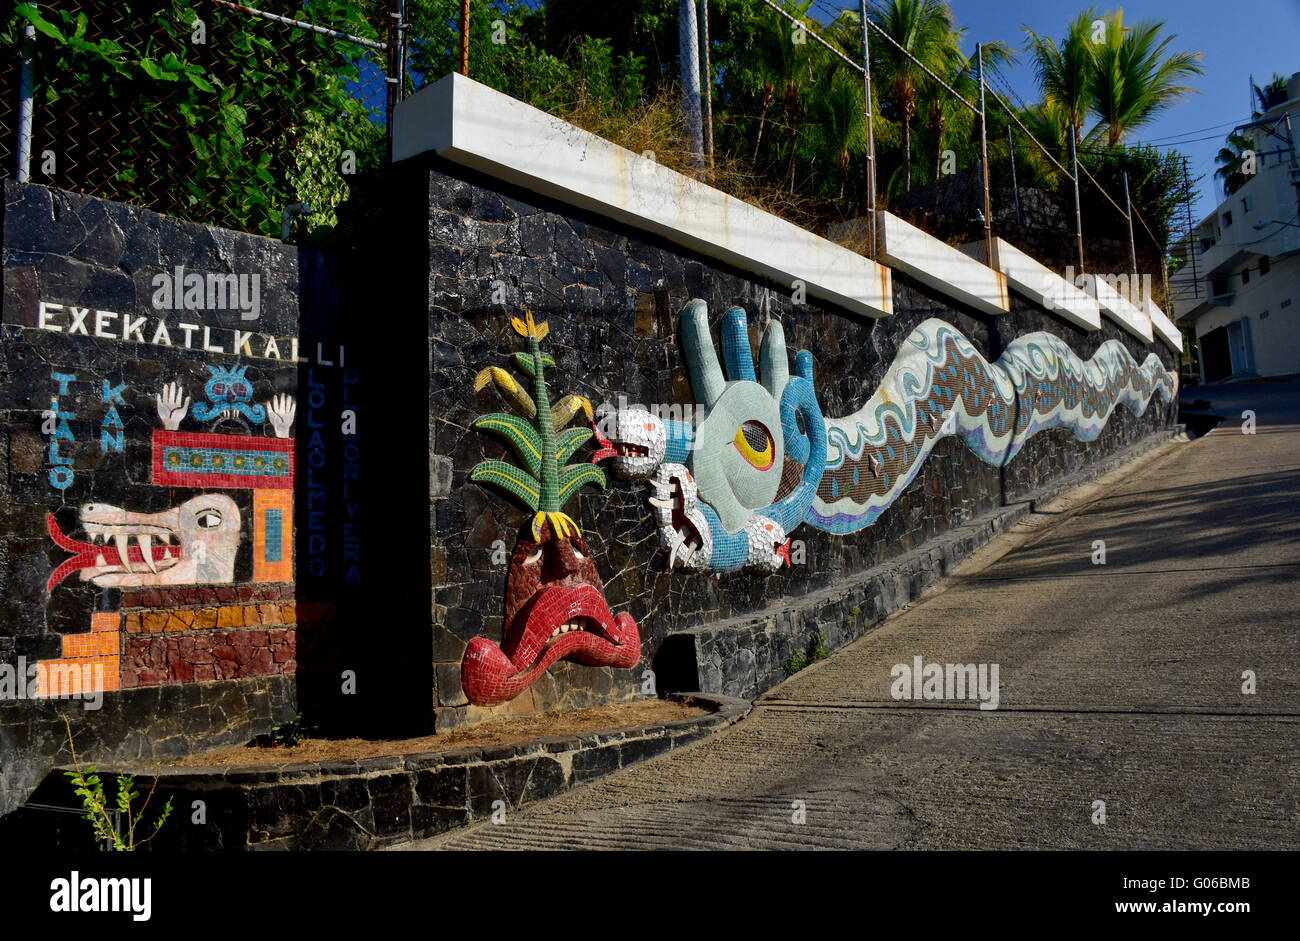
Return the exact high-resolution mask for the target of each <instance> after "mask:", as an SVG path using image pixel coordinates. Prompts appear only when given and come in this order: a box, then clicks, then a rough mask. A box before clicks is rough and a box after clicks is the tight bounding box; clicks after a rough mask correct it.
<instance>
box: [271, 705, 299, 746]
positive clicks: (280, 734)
mask: <svg viewBox="0 0 1300 941" xmlns="http://www.w3.org/2000/svg"><path fill="white" fill-rule="evenodd" d="M306 737H307V731H306V728H305V727H304V726H303V721H302V713H301V712H300V713H298V714H297V715H295V716H294V717H293V718H292V719H290V720H288V721H287V722H281V723H280V724H279V725H275V726H272V727H271V733H270V736H269V739H270V744H271V745H279V746H283V747H284V748H294V747H296V746H298V745H301V744H302V740H303V739H304V738H306Z"/></svg>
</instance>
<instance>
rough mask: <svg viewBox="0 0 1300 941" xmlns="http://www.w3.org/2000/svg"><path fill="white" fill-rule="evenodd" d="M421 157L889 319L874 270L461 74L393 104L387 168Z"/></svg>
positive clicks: (885, 288)
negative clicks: (480, 174)
mask: <svg viewBox="0 0 1300 941" xmlns="http://www.w3.org/2000/svg"><path fill="white" fill-rule="evenodd" d="M428 152H433V153H436V154H438V155H439V156H441V157H443V158H445V159H447V160H450V161H452V162H453V163H456V164H459V165H461V166H465V167H469V168H471V169H474V170H478V171H480V172H483V173H488V174H491V175H492V176H493V177H495V178H497V179H499V180H502V181H504V182H506V183H512V184H514V185H517V186H521V187H524V188H526V189H528V190H531V191H532V192H535V193H538V194H540V195H543V196H548V197H551V198H553V199H557V200H560V201H561V202H564V203H568V204H569V205H572V206H576V207H578V208H581V209H587V210H590V211H592V212H595V213H598V214H600V215H604V216H607V217H609V218H611V219H615V220H617V221H619V222H623V223H626V224H628V225H631V226H634V227H635V228H638V229H641V230H643V231H646V232H649V233H653V234H655V235H658V236H661V237H663V238H665V239H668V240H669V241H672V242H674V243H676V244H678V245H682V246H685V247H686V248H689V249H692V250H694V251H697V252H699V253H700V254H702V255H705V256H707V257H709V258H713V259H716V260H718V261H721V262H725V263H726V264H729V265H733V266H735V267H737V268H740V269H742V270H744V271H748V272H751V273H753V274H756V275H758V276H760V277H763V278H767V279H770V280H773V281H777V282H779V283H781V284H785V285H790V286H791V289H792V290H793V289H794V288H795V286H796V285H795V284H794V282H796V281H801V282H803V284H804V286H805V288H806V290H807V293H808V294H809V295H810V296H813V297H818V298H821V299H822V300H825V301H829V302H831V303H833V304H837V305H839V306H840V307H842V308H844V309H846V310H848V311H850V312H852V313H856V314H861V315H864V316H867V317H886V316H888V315H890V314H891V313H893V288H892V284H891V281H890V271H889V269H888V268H886V267H884V266H883V265H878V264H876V263H875V262H873V261H871V260H870V259H868V258H864V257H863V256H861V255H858V254H857V253H855V252H851V251H849V250H848V249H846V248H844V247H842V246H840V245H836V244H835V243H834V242H831V241H829V240H827V239H824V238H821V237H820V236H817V235H814V234H812V233H811V232H808V231H806V230H804V229H801V228H799V227H798V226H796V225H794V224H792V223H790V222H786V221H785V220H784V219H781V218H778V217H777V216H774V215H772V214H771V213H768V212H764V211H763V210H761V209H758V208H756V207H754V206H751V205H750V204H749V203H746V202H743V201H742V200H739V199H736V198H735V197H733V196H729V195H727V194H726V193H723V192H721V191H720V190H717V189H714V188H713V187H711V186H706V185H705V184H703V183H700V182H699V181H697V180H694V179H692V178H690V177H688V176H685V175H683V174H681V173H677V172H676V171H674V170H670V169H668V168H667V167H663V166H660V165H659V164H657V163H656V162H655V161H653V160H650V159H647V158H645V157H641V156H638V155H637V154H634V153H632V151H630V150H626V149H624V148H622V147H619V146H618V145H616V144H612V143H610V142H609V141H607V140H605V139H604V138H601V137H597V136H596V135H594V134H591V133H589V132H587V131H584V130H582V129H581V128H578V127H575V126H574V125H572V124H569V123H567V122H565V121H562V120H560V119H559V118H556V117H554V116H552V115H549V114H547V113H546V112H544V111H539V110H538V109H536V108H533V107H531V106H529V105H526V104H524V103H523V102H520V101H517V100H515V99H514V98H511V97H509V96H508V95H503V94H501V93H500V92H498V91H495V90H494V89H491V88H488V87H487V86H486V85H481V84H479V83H478V82H475V81H473V80H471V79H468V78H466V77H465V76H463V75H459V74H451V75H447V76H445V77H443V78H442V79H440V80H439V81H437V82H435V83H433V84H432V85H430V86H428V87H426V88H424V89H422V90H421V91H419V92H418V93H416V94H415V95H413V96H412V97H410V98H408V99H406V100H405V101H403V102H402V103H401V104H399V105H398V106H397V110H396V112H395V113H394V116H393V159H394V160H395V161H397V160H404V159H407V158H409V157H414V156H416V155H418V154H423V153H428Z"/></svg>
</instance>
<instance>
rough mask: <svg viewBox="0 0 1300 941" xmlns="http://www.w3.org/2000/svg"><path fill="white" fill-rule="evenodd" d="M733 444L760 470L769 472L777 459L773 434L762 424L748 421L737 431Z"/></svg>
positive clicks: (741, 454) (742, 455)
mask: <svg viewBox="0 0 1300 941" xmlns="http://www.w3.org/2000/svg"><path fill="white" fill-rule="evenodd" d="M732 444H734V445H735V446H736V450H737V451H739V452H740V456H741V457H743V458H744V459H745V460H746V461H748V462H749V463H750V464H752V465H754V466H755V467H757V468H758V469H759V470H767V469H769V468H770V467H771V466H772V462H773V461H774V460H775V459H776V445H775V444H774V443H773V442H772V433H771V432H769V431H768V430H767V428H765V427H764V426H763V424H762V423H761V422H756V421H747V422H745V423H744V424H742V425H741V426H740V427H739V428H737V429H736V437H735V440H734V441H732Z"/></svg>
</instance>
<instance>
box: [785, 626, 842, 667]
mask: <svg viewBox="0 0 1300 941" xmlns="http://www.w3.org/2000/svg"><path fill="white" fill-rule="evenodd" d="M831 653H833V651H832V650H831V649H830V647H828V646H827V640H826V631H825V629H824V628H820V627H819V628H817V631H816V632H815V633H814V634H813V636H812V639H811V641H809V644H808V647H807V649H806V650H796V651H795V652H794V653H792V654H790V656H789V657H787V658H786V660H785V663H784V664H782V667H783V668H784V670H785V673H786V676H794V674H796V673H798V672H799V671H800V670H802V669H803V668H804V667H806V666H808V665H809V664H811V663H816V662H817V661H818V660H825V659H826V658H827V657H829V656H830V655H831Z"/></svg>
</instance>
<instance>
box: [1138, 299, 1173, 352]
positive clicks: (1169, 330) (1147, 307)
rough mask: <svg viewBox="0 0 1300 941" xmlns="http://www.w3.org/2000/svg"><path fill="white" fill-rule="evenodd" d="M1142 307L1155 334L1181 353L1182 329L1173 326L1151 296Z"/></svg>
mask: <svg viewBox="0 0 1300 941" xmlns="http://www.w3.org/2000/svg"><path fill="white" fill-rule="evenodd" d="M1142 309H1143V311H1145V313H1146V315H1147V319H1148V320H1150V321H1151V329H1152V330H1153V331H1154V332H1155V335H1156V336H1158V337H1159V338H1160V339H1162V340H1164V341H1165V343H1166V344H1168V346H1169V347H1170V348H1171V349H1174V350H1177V351H1178V352H1179V353H1181V352H1182V351H1183V333H1182V331H1181V330H1179V329H1178V328H1177V327H1175V326H1174V322H1173V321H1172V320H1170V319H1169V318H1168V317H1167V316H1166V315H1165V312H1164V311H1163V310H1161V309H1160V307H1159V306H1158V305H1157V304H1156V302H1155V301H1153V300H1151V298H1149V297H1148V298H1147V299H1146V300H1145V301H1144V302H1143V306H1142Z"/></svg>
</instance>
